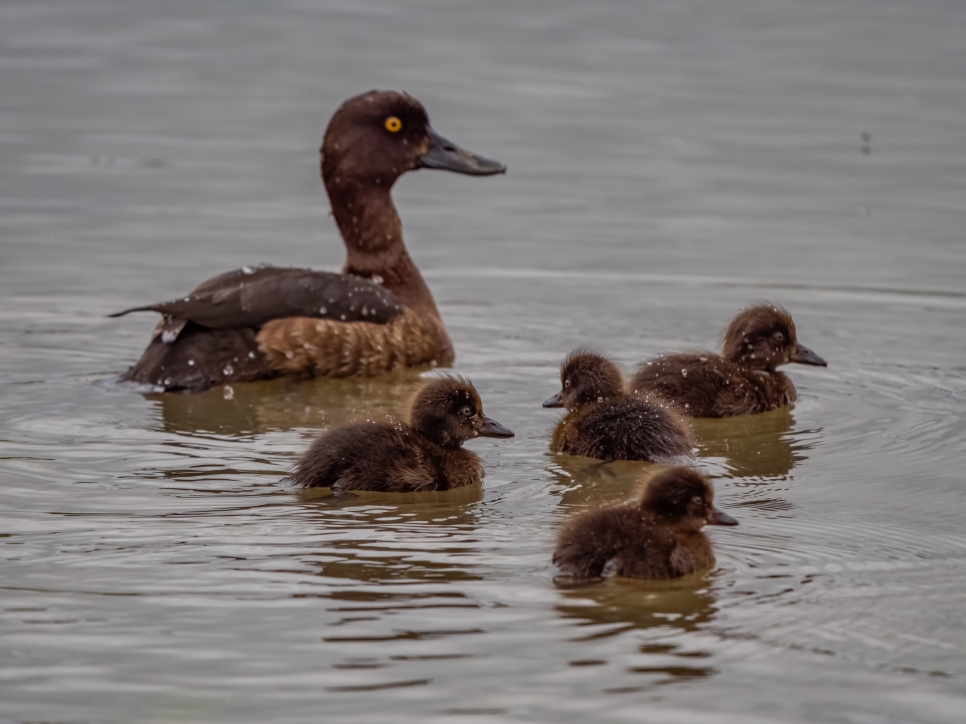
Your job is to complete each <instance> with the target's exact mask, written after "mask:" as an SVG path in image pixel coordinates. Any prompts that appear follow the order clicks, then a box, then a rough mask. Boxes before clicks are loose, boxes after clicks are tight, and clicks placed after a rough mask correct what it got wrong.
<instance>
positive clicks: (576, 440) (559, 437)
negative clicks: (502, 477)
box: [543, 349, 691, 462]
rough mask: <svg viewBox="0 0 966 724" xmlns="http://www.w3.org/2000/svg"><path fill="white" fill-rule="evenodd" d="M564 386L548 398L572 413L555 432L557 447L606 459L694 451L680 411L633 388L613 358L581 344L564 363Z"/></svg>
mask: <svg viewBox="0 0 966 724" xmlns="http://www.w3.org/2000/svg"><path fill="white" fill-rule="evenodd" d="M560 384H561V386H562V389H561V391H560V392H558V393H557V394H556V395H554V396H553V397H551V398H550V399H549V400H547V401H546V402H544V403H543V406H544V407H564V408H566V409H567V410H568V414H567V415H566V416H565V417H564V418H563V419H562V420H561V421H560V422H559V423H558V424H557V427H556V428H555V429H554V431H553V436H552V437H551V438H550V450H551V451H553V452H562V453H568V454H570V455H583V456H585V457H590V458H599V459H601V460H643V461H645V462H668V461H670V460H672V459H674V458H677V457H680V456H690V455H691V436H690V434H689V433H688V428H687V424H686V423H685V421H684V418H683V417H682V416H681V415H680V414H678V412H677V411H676V410H675V409H674V408H673V407H671V406H670V405H668V404H667V403H666V402H664V400H662V399H660V398H659V397H658V396H656V395H650V396H649V395H638V394H629V393H627V392H626V391H625V390H624V379H623V377H622V376H621V372H620V370H619V369H618V368H617V365H615V364H614V363H613V362H612V361H610V360H609V359H607V358H606V357H604V356H603V355H601V354H600V353H598V352H595V351H593V350H588V349H576V350H574V351H573V352H571V353H570V355H569V356H568V357H567V359H565V360H564V363H563V365H562V366H561V368H560Z"/></svg>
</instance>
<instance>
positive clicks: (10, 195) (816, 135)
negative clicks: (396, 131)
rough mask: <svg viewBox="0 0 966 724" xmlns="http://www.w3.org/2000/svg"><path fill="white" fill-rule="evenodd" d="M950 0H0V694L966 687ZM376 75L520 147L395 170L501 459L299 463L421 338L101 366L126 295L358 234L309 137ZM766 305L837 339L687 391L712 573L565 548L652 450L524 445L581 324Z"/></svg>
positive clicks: (44, 710)
mask: <svg viewBox="0 0 966 724" xmlns="http://www.w3.org/2000/svg"><path fill="white" fill-rule="evenodd" d="M964 32H966V5H964V4H963V3H961V2H956V1H954V0H949V1H947V2H942V1H939V0H937V1H935V2H920V3H910V2H884V1H880V0H859V1H855V0H853V1H849V0H846V1H844V2H843V1H841V0H838V1H835V2H833V1H831V0H828V1H826V0H819V1H814V2H791V1H790V0H789V1H786V2H781V1H780V0H724V1H720V0H719V1H716V2H712V1H711V0H693V1H684V2H682V1H681V0H673V1H671V0H668V1H667V2H649V3H637V2H595V3H583V2H572V1H564V0H561V1H556V2H551V0H535V1H532V2H518V1H514V2H510V1H509V0H507V1H506V2H490V1H487V2H463V3H457V2H439V1H430V0H423V1H416V0H412V1H406V2H401V1H395V0H394V1H392V2H390V1H389V0H386V1H385V2H370V1H368V0H351V1H349V0H346V1H344V2H323V1H321V0H320V1H317V2H316V1H311V0H288V1H280V2H275V3H256V2H237V1H236V2H229V1H228V0H211V1H208V2H194V1H192V2H188V0H171V1H169V0H166V1H165V2H163V3H162V2H148V1H147V0H141V1H135V0H61V1H60V2H55V1H53V0H8V1H7V2H4V3H3V4H2V5H0V399H2V406H0V506H2V521H3V525H2V532H0V536H2V537H0V586H2V595H0V636H2V638H3V640H2V645H0V718H2V720H3V721H11V722H39V721H43V722H63V723H70V724H75V723H81V722H130V721H142V722H189V721H190V722H238V721H259V722H265V721H272V722H279V723H281V722H310V721H311V722H316V721H320V720H321V721H339V722H371V721H382V720H392V721H402V722H410V721H412V722H503V721H521V722H524V721H525V722H562V721H573V722H588V721H613V722H623V721H647V722H659V723H661V724H665V723H668V722H681V723H684V724H691V723H695V722H696V723H698V724H701V723H703V722H734V723H736V724H738V723H742V724H744V723H746V722H776V721H777V722H815V721H822V722H850V723H852V722H854V723H860V724H870V723H872V724H879V723H886V722H888V723H892V722H954V721H962V720H963V712H964V711H966V653H964V652H966V626H964V623H966V622H964V610H966V488H964V484H966V480H964V478H966V474H964V472H963V471H964V465H963V458H964V453H966V419H964V403H966V363H964V360H966V333H964V331H963V330H964V329H966V326H964V312H966V284H964V280H966V249H964V239H963V229H964V228H966V203H964V199H966V135H964V125H963V119H964V118H966V50H964V48H966V45H964V43H963V37H964ZM372 87H390V88H402V89H405V90H407V91H409V92H411V93H413V94H414V95H416V96H417V97H418V98H420V99H421V100H422V101H423V102H424V103H425V104H426V106H427V108H428V109H429V112H430V114H431V116H432V118H433V122H434V125H435V126H436V127H437V128H438V129H439V130H440V131H441V132H442V133H444V134H445V135H447V136H449V137H451V138H453V139H454V140H455V141H457V142H459V143H462V144H464V145H465V146H467V147H468V148H471V149H473V150H475V151H477V152H479V153H483V154H486V155H490V156H493V157H496V158H499V159H501V160H502V161H504V162H506V163H507V164H508V166H509V169H510V170H509V173H508V175H507V176H506V177H499V178H489V179H472V178H465V177H456V176H452V175H446V174H442V173H430V172H421V173H418V174H413V175H411V176H409V177H406V178H404V179H403V180H402V181H401V182H400V183H399V184H398V186H397V189H396V199H397V203H398V205H399V207H400V211H401V213H402V216H403V219H404V221H405V225H406V234H407V240H408V243H409V246H410V250H411V252H412V254H413V256H414V257H415V258H416V260H417V262H418V263H419V264H420V265H421V267H422V268H423V269H424V270H425V272H426V276H427V279H428V281H429V283H430V286H431V287H432V288H433V291H434V293H435V294H436V298H437V300H438V302H439V304H440V307H441V310H442V313H443V316H444V317H445V319H446V321H447V324H448V325H449V329H450V331H451V333H452V336H453V339H454V342H455V344H456V348H457V353H458V360H457V369H458V371H459V372H461V373H465V374H468V375H470V376H471V377H472V378H473V380H474V381H475V382H476V384H477V386H478V387H479V389H480V392H481V394H482V397H483V400H484V402H485V405H486V409H487V412H488V413H489V414H490V415H492V416H493V417H495V418H496V419H498V420H500V421H503V422H505V423H506V424H508V425H510V426H511V427H513V428H514V429H515V430H516V431H517V437H516V439H514V440H511V441H505V442H495V441H474V442H472V443H470V447H471V448H472V449H474V450H475V451H477V452H478V453H479V454H480V455H482V457H483V458H484V460H485V463H486V465H487V471H488V472H487V477H486V481H485V486H484V488H483V489H482V490H477V491H460V492H459V493H457V494H439V495H430V496H428V497H422V498H405V499H399V498H390V497H386V496H374V495H370V496H363V497H337V496H331V495H328V496H327V495H324V494H322V495H315V496H303V495H300V494H298V493H297V492H294V491H292V490H291V489H289V488H287V487H286V486H285V484H284V483H283V482H282V479H283V477H284V475H285V473H286V471H287V470H288V469H289V468H290V466H291V465H292V463H293V461H294V459H295V456H296V455H297V454H298V452H299V450H301V449H302V448H303V447H304V446H305V444H306V441H307V440H308V439H309V438H310V437H311V435H312V434H313V431H315V430H317V429H318V428H319V427H321V426H323V425H328V424H332V423H336V422H339V421H342V420H346V419H350V418H352V417H354V416H358V415H362V414H381V413H383V412H401V411H403V410H404V409H405V406H406V401H407V398H408V395H409V394H410V392H411V389H412V383H413V381H414V380H415V379H416V375H415V374H414V373H411V372H410V373H401V374H398V375H396V376H390V377H387V378H384V379H378V380H371V381H341V382H330V381H319V382H313V383H308V384H301V385H299V384H293V383H290V382H286V381H275V382H270V383H264V384H251V385H236V386H235V388H234V390H233V396H230V395H229V396H226V394H225V391H224V390H221V389H218V390H213V391H210V392H208V393H205V394H201V395H197V396H178V395H170V396H157V395H141V394H138V393H136V392H132V391H129V390H124V389H119V388H118V387H117V386H116V385H114V384H113V383H112V379H113V377H114V376H115V375H116V374H117V373H119V372H121V371H122V370H123V369H124V368H125V367H126V366H127V365H129V364H130V363H131V362H133V360H135V359H136V358H137V356H138V355H139V354H140V352H141V349H142V348H143V346H144V344H145V343H146V342H147V338H148V335H149V332H150V330H151V328H152V326H153V324H154V319H151V318H149V317H147V316H140V317H137V316H132V317H128V318H124V319H121V320H108V319H105V317H104V315H106V314H107V313H109V312H112V311H116V310H118V309H122V308H125V307H128V306H132V305H134V304H136V303H139V302H147V301H155V300H159V299H165V298H169V297H172V296H176V295H179V294H182V293H184V292H185V291H187V290H188V289H190V288H191V287H193V286H194V285H195V284H196V283H197V282H199V281H201V280H203V279H205V278H207V277H208V276H211V275H213V274H216V273H218V272H221V271H224V270H227V269H232V268H237V267H239V266H241V265H243V264H253V263H258V262H262V261H270V262H273V263H276V264H297V265H306V266H309V265H311V266H315V267H317V268H338V266H339V265H340V263H341V260H342V256H343V251H342V247H341V243H340V241H339V238H338V235H337V233H336V230H335V227H334V224H333V223H332V221H331V219H330V218H329V217H328V215H327V213H328V204H327V202H326V200H325V198H324V195H323V194H322V191H321V185H320V183H319V181H318V178H317V151H316V149H317V147H318V143H319V139H320V137H321V133H322V129H323V128H324V125H325V123H326V121H327V120H328V117H329V115H330V114H331V113H332V111H333V110H334V109H335V108H336V106H337V105H338V103H339V102H340V101H341V100H342V99H344V98H346V97H348V96H350V95H354V94H356V93H358V92H361V91H364V90H368V89H369V88H372ZM863 133H867V134H870V141H869V143H864V142H863V137H862V134H863ZM761 298H766V299H770V300H774V301H776V302H781V303H783V304H785V305H787V306H788V307H789V308H790V309H791V310H792V312H793V313H794V315H795V318H796V321H797V322H798V327H799V332H800V337H801V339H802V341H803V342H804V343H806V344H807V345H808V346H810V347H812V348H813V349H815V350H816V351H817V352H818V353H820V354H821V355H823V356H824V357H825V358H826V359H828V361H829V367H828V369H827V370H824V369H816V368H795V369H792V370H791V375H792V376H793V378H794V380H795V383H796V384H797V385H798V387H799V390H800V392H801V399H800V400H799V402H798V404H797V405H796V406H795V407H794V409H792V410H790V411H779V412H775V413H771V414H768V415H762V416H759V417H756V418H753V419H743V420H731V421H706V422H701V423H700V424H698V426H697V433H698V437H699V453H700V465H701V467H702V469H703V470H704V471H705V472H707V473H708V474H710V475H711V476H713V477H714V479H715V485H716V489H717V492H718V500H719V503H720V506H721V507H722V508H723V509H725V510H726V511H728V512H729V513H732V514H734V515H735V516H736V517H737V518H739V519H740V520H741V526H740V527H739V528H737V529H733V530H713V531H711V533H710V535H711V536H712V538H713V539H714V544H715V546H716V550H717V553H718V567H717V568H716V570H714V571H713V572H711V573H709V574H707V575H705V576H702V577H698V578H696V579H694V580H690V579H689V580H683V581H680V582H676V583H674V584H660V585H655V584H647V583H640V582H630V581H611V582H607V583H601V584H596V585H591V586H584V587H576V588H574V587H566V586H562V585H560V584H559V583H555V581H554V571H553V570H552V568H551V566H550V556H551V552H552V549H553V541H554V536H555V533H556V530H557V529H558V526H559V525H560V522H561V521H562V520H563V519H564V518H565V516H567V515H568V514H570V513H572V512H573V511H575V510H579V509H581V508H582V507H584V506H586V505H588V504H590V503H592V502H595V501H601V500H609V499H613V498H620V497H622V496H625V495H627V494H628V493H629V491H630V490H632V489H633V486H634V485H635V482H636V480H637V478H638V476H639V474H640V472H641V469H642V467H641V466H640V465H637V464H631V463H620V464H613V465H597V464H592V463H591V462H589V461H586V460H582V459H576V458H567V457H554V456H552V455H550V454H548V453H547V452H546V443H547V433H548V430H549V428H550V427H551V426H552V424H553V422H554V420H555V419H556V413H554V412H552V411H547V410H543V409H541V407H540V402H541V401H542V400H543V399H545V398H546V397H548V396H549V395H550V394H552V393H553V392H554V391H555V390H556V384H557V381H556V374H557V372H556V368H557V365H558V363H559V361H560V359H561V357H562V356H563V355H564V354H565V353H566V352H567V351H568V350H569V349H570V348H572V347H573V346H575V345H576V344H578V343H591V344H596V345H599V346H601V347H604V348H606V349H608V350H611V351H612V352H613V353H614V354H615V356H616V358H617V359H618V360H619V361H620V362H621V363H622V364H623V365H625V366H626V367H628V368H629V367H630V366H631V365H633V364H634V363H635V362H637V361H639V360H641V359H642V358H644V357H645V356H647V355H650V354H654V353H658V352H661V351H667V350H674V349H680V348H682V347H684V348H686V347H695V346H698V347H711V346H713V345H714V344H715V342H716V339H717V335H718V333H719V331H720V329H721V328H722V327H723V326H724V325H725V324H726V323H727V321H728V319H729V318H730V316H731V315H732V314H733V313H734V311H736V310H737V309H738V308H739V307H740V306H741V305H743V304H745V303H747V302H749V301H753V300H756V299H761Z"/></svg>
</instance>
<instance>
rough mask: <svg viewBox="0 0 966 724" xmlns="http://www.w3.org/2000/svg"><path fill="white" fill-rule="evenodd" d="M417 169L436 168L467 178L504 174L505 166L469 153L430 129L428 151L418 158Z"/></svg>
mask: <svg viewBox="0 0 966 724" xmlns="http://www.w3.org/2000/svg"><path fill="white" fill-rule="evenodd" d="M419 168H438V169H441V170H443V171H455V172H456V173H465V174H467V175H469V176H492V175H493V174H495V173H506V166H504V165H503V164H502V163H500V162H499V161H493V160H492V159H489V158H484V157H483V156H477V155H476V154H475V153H470V152H469V151H467V150H466V149H465V148H460V147H459V146H457V145H456V144H455V143H453V142H452V141H447V140H446V139H445V138H443V137H442V136H441V135H439V134H438V133H436V131H434V130H433V129H432V128H430V129H429V150H428V151H426V153H424V154H423V155H422V156H420V157H419Z"/></svg>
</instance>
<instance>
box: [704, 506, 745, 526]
mask: <svg viewBox="0 0 966 724" xmlns="http://www.w3.org/2000/svg"><path fill="white" fill-rule="evenodd" d="M708 525H738V521H737V520H735V519H734V518H732V517H731V516H730V515H728V514H727V513H725V512H724V511H722V510H718V509H717V508H712V509H711V515H709V516H708Z"/></svg>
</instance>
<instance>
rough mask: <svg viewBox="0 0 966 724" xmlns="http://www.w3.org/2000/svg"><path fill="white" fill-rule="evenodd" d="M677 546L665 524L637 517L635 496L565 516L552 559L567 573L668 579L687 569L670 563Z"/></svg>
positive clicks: (589, 576) (582, 576)
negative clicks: (570, 518) (665, 528)
mask: <svg viewBox="0 0 966 724" xmlns="http://www.w3.org/2000/svg"><path fill="white" fill-rule="evenodd" d="M698 535H699V536H701V534H700V533H699V534H698ZM701 537H703V536H701ZM677 546H678V542H677V541H676V540H675V538H674V537H673V535H671V534H670V533H669V532H668V531H667V530H664V529H662V528H660V527H657V526H655V525H653V523H650V524H649V522H648V521H646V520H644V519H643V518H642V515H641V510H640V507H639V504H638V501H636V500H635V501H632V502H629V503H624V504H621V505H615V506H611V507H607V508H599V509H597V510H593V511H590V512H587V513H584V514H582V515H578V516H577V517H576V518H574V519H573V520H571V521H570V522H569V523H568V524H567V525H566V526H564V528H563V530H562V531H561V532H560V537H559V539H558V541H557V550H556V552H555V553H554V556H553V562H554V563H555V564H557V566H558V567H559V568H560V570H561V572H562V573H564V574H566V575H568V576H572V577H573V578H599V577H601V576H608V575H619V576H625V577H628V578H643V579H648V580H668V579H671V578H677V577H679V576H681V575H683V574H685V573H690V572H691V571H689V570H688V571H681V570H678V568H677V567H676V566H675V564H674V561H675V556H674V553H675V549H676V548H677ZM709 552H710V549H709ZM713 560H714V559H713V557H712V561H713Z"/></svg>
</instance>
